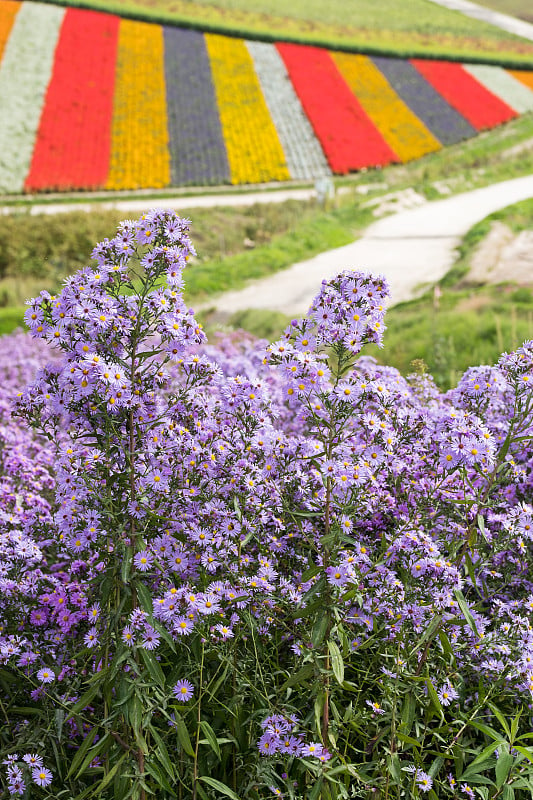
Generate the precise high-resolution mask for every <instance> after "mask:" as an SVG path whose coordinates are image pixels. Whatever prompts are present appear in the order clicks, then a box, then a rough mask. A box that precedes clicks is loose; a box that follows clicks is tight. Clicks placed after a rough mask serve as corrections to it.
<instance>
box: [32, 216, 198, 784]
mask: <svg viewBox="0 0 533 800" xmlns="http://www.w3.org/2000/svg"><path fill="white" fill-rule="evenodd" d="M192 252H193V250H192V246H191V244H190V241H189V238H188V235H187V224H186V222H184V221H181V220H177V219H176V218H175V217H174V215H172V214H169V213H168V212H165V211H157V210H156V211H154V212H151V213H149V214H146V215H144V216H143V217H142V218H141V220H140V221H139V222H137V223H124V224H122V225H121V227H120V228H119V231H118V233H117V236H116V237H115V238H114V239H113V240H111V241H105V242H103V243H102V244H101V245H100V246H98V247H97V248H96V249H95V251H94V252H93V258H95V260H96V261H97V267H96V268H95V269H86V270H82V271H81V272H79V273H78V274H77V275H76V276H74V277H73V278H72V279H70V280H69V281H67V284H66V286H65V288H64V289H63V291H62V293H61V294H60V295H59V296H57V297H52V296H50V295H49V294H48V293H42V294H41V296H40V297H39V298H37V299H36V300H34V301H32V302H31V303H30V305H29V308H28V311H27V312H26V321H27V322H28V325H29V326H30V328H31V330H32V332H33V333H34V335H36V336H38V337H41V338H43V339H46V340H47V341H48V342H50V343H51V344H53V345H54V346H55V347H57V348H59V349H60V350H61V351H62V356H63V357H62V358H61V359H60V360H59V361H57V362H54V364H53V365H50V366H48V367H46V368H45V369H44V370H42V371H41V373H40V374H39V375H38V377H37V380H36V382H35V383H34V384H33V385H32V386H30V387H29V388H28V389H27V390H26V391H25V392H24V393H23V395H22V396H21V398H20V400H19V413H21V414H23V415H25V416H26V417H27V418H28V419H30V420H31V421H32V422H33V424H34V425H35V426H36V427H37V428H38V429H40V430H42V432H43V433H45V434H50V433H51V432H52V431H53V434H54V435H57V432H58V431H61V434H60V435H59V438H58V439H57V444H58V452H57V463H56V475H57V489H56V501H57V511H56V515H55V527H56V531H57V546H58V550H59V552H62V554H63V557H64V558H65V559H66V560H68V559H69V558H72V557H73V556H75V557H82V558H83V557H84V556H87V555H88V554H89V552H97V553H98V558H99V560H98V563H97V564H96V565H95V569H96V575H95V578H96V580H97V582H98V586H99V587H101V589H100V596H99V597H98V601H97V603H96V605H93V606H92V607H91V609H92V610H91V609H89V610H88V615H87V616H88V621H89V623H90V627H89V630H88V632H87V634H86V635H85V638H84V643H85V644H86V646H87V647H88V648H89V649H90V650H91V651H93V652H94V653H95V658H96V663H99V672H100V681H99V683H97V684H95V686H98V687H99V689H100V691H101V693H102V696H103V698H104V714H105V717H106V719H109V720H114V721H113V723H112V726H113V728H115V729H116V728H117V727H118V728H119V730H118V731H117V730H113V731H111V733H112V736H113V737H114V739H115V742H117V743H118V744H117V746H116V747H115V749H118V750H120V748H122V749H123V750H124V752H123V754H122V757H121V758H123V757H124V756H126V755H128V754H129V753H131V754H133V753H135V757H136V760H137V768H138V772H137V779H138V781H140V783H139V787H140V788H139V789H138V790H136V791H138V792H139V798H141V800H142V798H144V797H145V789H144V785H143V781H144V780H145V776H144V774H143V773H144V766H145V758H146V755H147V753H148V750H147V744H146V741H145V738H146V737H143V736H142V735H141V728H140V724H141V720H140V719H139V718H138V716H136V715H137V714H138V712H135V711H134V708H137V705H135V706H132V707H131V708H130V710H129V712H128V706H127V707H126V712H125V713H124V712H122V711H119V712H117V711H116V709H115V708H114V702H115V701H114V696H113V693H112V691H111V687H112V685H113V684H114V682H115V680H116V667H115V668H114V667H113V665H115V664H117V661H118V663H120V661H121V660H124V656H125V655H127V653H128V630H129V628H128V625H127V623H128V621H129V622H130V624H131V625H133V626H134V628H135V634H136V636H138V637H140V639H141V641H142V644H143V646H144V648H145V649H146V650H147V651H149V650H150V649H152V648H153V647H154V646H155V644H157V642H158V641H159V639H160V635H161V634H160V633H159V632H158V631H157V628H156V627H154V625H153V620H152V619H151V611H152V609H151V608H146V609H145V610H142V609H141V608H139V592H140V591H141V590H142V589H143V588H144V589H145V586H144V584H143V583H142V582H141V581H140V580H139V579H137V580H136V579H135V577H132V573H133V572H134V571H137V574H139V575H141V574H142V573H143V572H144V571H145V570H146V569H147V568H148V567H149V566H150V565H151V564H152V562H153V556H151V555H150V554H149V553H146V555H145V552H146V551H145V548H146V546H147V545H148V544H149V543H150V541H151V540H152V539H153V538H154V537H155V536H156V534H157V533H159V526H158V525H156V526H154V523H153V522H152V518H151V515H150V513H149V512H150V511H151V512H152V513H153V514H154V515H156V514H157V501H158V497H160V496H161V493H164V492H165V489H166V487H167V485H168V474H169V471H168V464H167V463H165V460H164V459H163V458H162V454H161V448H160V447H159V448H157V447H154V442H157V441H158V438H159V437H163V436H164V433H163V431H161V430H160V426H161V420H162V419H165V418H166V417H167V415H168V414H169V413H170V411H171V408H172V406H173V405H174V404H176V402H177V401H178V398H176V397H174V396H172V397H170V396H169V397H162V396H161V394H160V392H159V391H158V390H159V387H160V385H161V383H162V381H163V380H164V377H165V374H166V373H165V370H166V367H167V365H168V364H169V363H175V362H176V361H178V360H179V359H183V356H184V353H185V351H186V349H187V347H188V345H189V344H190V343H191V342H194V343H196V344H199V343H201V342H202V341H203V339H204V335H203V333H202V332H201V329H200V327H199V326H198V324H197V323H196V322H195V320H194V318H193V316H192V315H191V313H190V312H189V310H188V309H187V308H186V307H185V305H184V304H183V299H182V296H181V293H180V287H181V273H182V270H183V268H184V266H185V265H186V261H187V258H188V256H189V255H190V254H191V253H192ZM154 337H157V338H154ZM156 430H157V431H158V434H159V435H157V434H156V433H155V431H156ZM143 508H146V511H141V509H143ZM147 512H148V513H147ZM94 588H96V586H94ZM145 591H146V589H145ZM86 596H87V598H88V600H90V599H96V597H93V598H91V591H90V589H89V590H86ZM71 600H72V598H71V597H68V595H67V596H65V602H64V605H65V608H67V606H68V605H69V604H70V602H71ZM145 605H146V603H145ZM104 610H105V613H104ZM93 611H94V613H93ZM130 669H132V670H133V671H134V673H135V674H136V677H137V679H138V680H142V676H143V673H144V671H145V669H146V666H145V664H144V662H143V661H142V659H141V658H140V657H139V656H138V657H135V658H134V659H133V660H131V662H130ZM152 670H153V667H152ZM41 680H42V678H41ZM137 703H138V701H137ZM104 724H105V723H104ZM112 762H113V753H111V761H110V760H109V754H108V757H107V760H106V773H107V772H109V769H111V768H113V769H116V767H117V764H119V763H121V761H120V760H119V761H118V762H117V761H116V760H115V762H114V766H113V767H111V764H112Z"/></svg>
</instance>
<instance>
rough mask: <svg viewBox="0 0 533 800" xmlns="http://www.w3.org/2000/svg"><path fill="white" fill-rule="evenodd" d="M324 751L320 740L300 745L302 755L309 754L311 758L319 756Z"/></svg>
mask: <svg viewBox="0 0 533 800" xmlns="http://www.w3.org/2000/svg"><path fill="white" fill-rule="evenodd" d="M323 751H324V748H323V746H322V745H321V744H320V742H309V744H304V745H303V747H302V756H311V757H312V758H320V756H321V755H322V753H323Z"/></svg>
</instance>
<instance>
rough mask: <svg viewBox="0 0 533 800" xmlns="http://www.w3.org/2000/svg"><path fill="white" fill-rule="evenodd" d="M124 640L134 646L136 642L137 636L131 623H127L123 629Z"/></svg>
mask: <svg viewBox="0 0 533 800" xmlns="http://www.w3.org/2000/svg"><path fill="white" fill-rule="evenodd" d="M121 638H122V641H123V642H125V643H126V644H127V645H128V646H129V647H133V645H134V644H135V637H134V634H133V628H132V627H131V626H130V625H126V627H125V628H124V630H123V631H122V636H121Z"/></svg>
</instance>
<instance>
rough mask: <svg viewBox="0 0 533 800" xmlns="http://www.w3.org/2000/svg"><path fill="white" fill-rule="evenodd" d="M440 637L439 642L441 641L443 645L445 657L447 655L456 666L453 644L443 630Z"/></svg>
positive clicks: (440, 631)
mask: <svg viewBox="0 0 533 800" xmlns="http://www.w3.org/2000/svg"><path fill="white" fill-rule="evenodd" d="M438 635H439V640H440V643H441V645H442V649H443V651H444V653H445V655H447V656H448V658H449V659H451V660H452V663H453V664H455V653H454V652H453V648H452V645H451V642H450V640H449V639H448V637H447V635H446V632H445V631H443V630H442V629H441V630H439V634H438Z"/></svg>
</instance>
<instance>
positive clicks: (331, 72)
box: [0, 0, 533, 193]
mask: <svg viewBox="0 0 533 800" xmlns="http://www.w3.org/2000/svg"><path fill="white" fill-rule="evenodd" d="M0 105H1V107H2V110H3V112H4V113H3V114H2V116H1V118H0V192H2V193H20V192H24V191H26V192H41V191H67V190H80V191H83V190H94V189H110V190H121V189H137V188H163V187H167V186H186V185H216V184H222V183H232V184H236V185H240V184H253V183H264V182H269V181H286V180H290V179H293V180H312V179H315V178H317V177H321V176H324V175H329V174H332V173H333V174H346V173H348V172H351V171H356V170H360V169H364V168H368V167H376V166H384V165H386V164H390V163H394V162H397V163H403V162H405V161H409V160H412V159H416V158H419V157H421V156H423V155H425V154H427V153H430V152H434V151H436V150H438V149H439V148H441V147H444V146H446V145H449V144H454V143H456V142H459V141H461V140H463V139H466V138H468V137H472V136H475V135H476V133H477V132H478V131H480V130H484V129H487V128H491V127H494V126H496V125H500V124H502V123H504V122H506V121H507V120H509V119H512V118H513V117H515V116H517V115H518V114H522V113H526V112H528V111H531V110H532V109H533V72H527V71H524V70H516V69H515V70H506V69H503V68H501V67H498V66H493V65H490V66H489V65H483V64H461V63H452V62H446V61H442V60H439V61H437V60H421V59H410V60H409V59H401V58H392V57H385V56H372V57H370V56H364V55H360V54H356V53H340V52H334V51H330V50H326V49H322V48H318V47H312V46H306V45H300V44H287V43H268V44H267V43H263V42H253V41H247V40H244V39H242V38H241V39H239V38H235V37H228V36H222V35H219V34H213V33H205V34H204V33H201V32H199V31H193V30H186V29H180V28H177V27H172V26H166V25H158V24H151V23H146V22H137V21H132V20H126V19H122V18H120V17H118V16H115V15H113V14H105V13H102V12H98V11H89V10H81V9H75V8H64V7H59V6H54V5H50V4H45V3H40V2H30V0H2V2H1V3H0ZM141 141H142V147H140V146H139V143H140V142H141Z"/></svg>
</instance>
